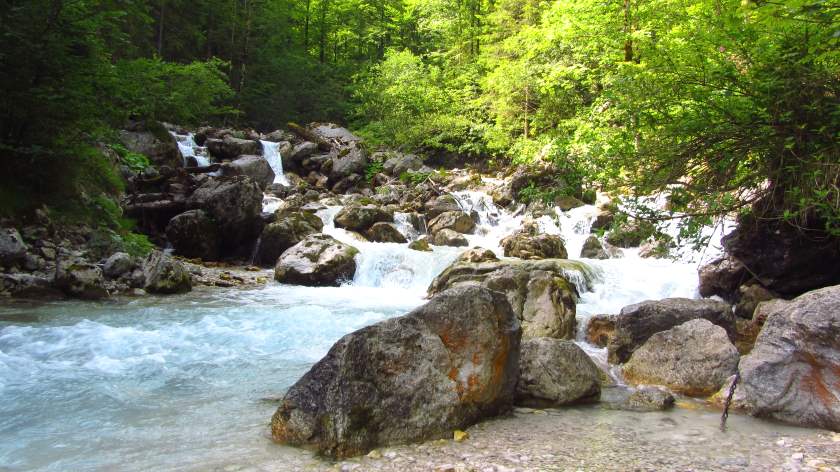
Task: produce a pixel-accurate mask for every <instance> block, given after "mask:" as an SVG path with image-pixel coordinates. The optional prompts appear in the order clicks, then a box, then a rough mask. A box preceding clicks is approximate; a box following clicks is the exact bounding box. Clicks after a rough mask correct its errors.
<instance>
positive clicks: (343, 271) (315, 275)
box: [274, 234, 359, 287]
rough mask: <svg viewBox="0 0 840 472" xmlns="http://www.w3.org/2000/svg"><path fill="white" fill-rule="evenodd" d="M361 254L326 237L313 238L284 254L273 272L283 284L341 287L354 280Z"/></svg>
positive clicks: (306, 239)
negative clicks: (358, 257) (356, 258)
mask: <svg viewBox="0 0 840 472" xmlns="http://www.w3.org/2000/svg"><path fill="white" fill-rule="evenodd" d="M358 253H359V250H358V249H356V248H354V247H352V246H348V245H346V244H343V243H341V242H339V241H338V240H336V239H335V238H333V237H331V236H327V235H325V234H312V235H309V236H307V237H306V238H304V239H303V241H301V242H299V243H297V244H296V245H294V246H292V247H291V248H289V249H288V250H287V251H286V252H284V253H283V254H282V255H281V256H280V259H278V260H277V265H276V266H275V268H274V278H275V279H276V280H277V281H278V282H281V283H287V284H293V285H309V286H316V287H319V286H336V287H337V286H340V285H341V284H342V283H343V282H346V281H350V280H353V276H354V275H355V273H356V260H355V256H356V254H358Z"/></svg>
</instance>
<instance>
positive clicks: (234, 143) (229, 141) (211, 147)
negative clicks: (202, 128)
mask: <svg viewBox="0 0 840 472" xmlns="http://www.w3.org/2000/svg"><path fill="white" fill-rule="evenodd" d="M205 146H207V150H208V151H210V154H211V155H213V157H215V158H217V159H219V160H229V161H232V160H234V159H236V158H237V157H239V156H243V155H252V156H261V155H262V144H261V143H260V142H259V141H252V140H250V139H239V138H234V137H233V136H225V137H224V138H223V139H208V140H207V142H206V143H205Z"/></svg>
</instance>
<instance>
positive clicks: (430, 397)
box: [271, 287, 521, 458]
mask: <svg viewBox="0 0 840 472" xmlns="http://www.w3.org/2000/svg"><path fill="white" fill-rule="evenodd" d="M520 336H521V331H520V327H519V323H518V321H517V319H516V317H515V315H514V314H513V312H512V311H511V309H510V305H509V304H508V303H507V301H506V300H505V298H504V296H503V295H501V294H499V293H496V292H492V291H490V290H487V289H484V288H479V287H459V288H454V289H451V290H447V291H445V292H443V293H440V294H438V295H437V296H435V297H434V298H433V299H432V300H431V301H429V303H427V304H426V305H424V306H422V307H420V308H417V309H416V310H414V311H412V312H411V313H409V314H408V315H406V316H402V317H398V318H392V319H390V320H387V321H383V322H381V323H378V324H375V325H373V326H369V327H367V328H363V329H361V330H359V331H356V332H354V333H351V334H348V335H347V336H345V337H343V338H342V339H341V340H340V341H338V342H337V343H336V344H335V345H334V346H333V347H332V348H331V349H330V351H329V353H328V354H327V356H326V357H325V358H323V359H321V360H320V361H319V362H318V363H317V364H315V366H313V367H312V369H310V371H309V372H307V373H306V375H304V376H303V378H301V379H300V380H299V381H298V382H297V383H296V384H295V385H293V386H292V387H291V388H290V389H289V391H288V393H287V394H286V396H285V397H284V398H283V402H282V404H281V406H280V407H279V408H278V409H277V412H276V413H275V414H274V417H273V418H272V420H271V431H272V435H273V437H274V438H275V439H276V440H278V441H281V442H284V443H287V444H291V445H297V446H313V447H315V448H316V449H317V450H318V452H319V453H321V454H324V455H327V456H330V457H335V458H344V457H349V456H355V455H361V454H365V453H367V452H369V451H370V450H372V449H374V448H376V447H379V446H386V445H393V444H400V443H406V442H415V441H422V440H429V439H441V438H448V437H452V431H453V430H461V429H466V428H467V427H468V426H470V425H473V424H475V423H477V422H478V421H480V420H482V419H484V418H487V417H491V416H495V415H498V414H501V413H504V412H506V411H508V410H510V409H511V407H512V404H513V397H514V391H515V386H516V382H517V378H518V362H519V342H520Z"/></svg>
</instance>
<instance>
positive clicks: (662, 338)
mask: <svg viewBox="0 0 840 472" xmlns="http://www.w3.org/2000/svg"><path fill="white" fill-rule="evenodd" d="M738 359H739V356H738V349H737V348H735V346H734V345H733V344H732V343H731V342H730V341H729V337H728V336H727V334H726V330H724V329H723V328H721V327H720V326H716V325H714V324H712V323H711V322H710V321H708V320H704V319H694V320H691V321H688V322H686V323H683V324H681V325H679V326H675V327H674V328H671V329H669V330H667V331H661V332H659V333H656V334H654V335H652V336H651V337H650V338H649V339H648V340H647V341H646V342H645V343H644V344H643V345H642V346H641V347H640V348H639V349H637V350H636V351H635V352H633V355H632V357H630V361H629V362H627V364H625V366H624V378H625V379H627V380H628V381H629V382H632V383H634V384H646V385H651V384H653V385H663V386H666V387H668V388H669V389H670V390H672V391H674V392H677V393H682V394H684V395H688V396H694V397H704V396H709V395H712V394H714V393H715V392H717V391H718V390H720V388H721V386H723V384H724V383H726V380H727V379H728V378H729V377H730V376H731V375H733V374H735V371H736V370H737V369H738Z"/></svg>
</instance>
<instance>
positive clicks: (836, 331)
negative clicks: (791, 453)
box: [737, 285, 840, 431]
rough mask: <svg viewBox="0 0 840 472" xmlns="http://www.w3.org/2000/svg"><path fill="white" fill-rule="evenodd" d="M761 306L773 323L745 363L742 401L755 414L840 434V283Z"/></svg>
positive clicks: (740, 393) (741, 391)
mask: <svg viewBox="0 0 840 472" xmlns="http://www.w3.org/2000/svg"><path fill="white" fill-rule="evenodd" d="M760 306H761V308H762V310H763V311H766V312H767V321H766V322H765V324H764V328H762V330H761V333H760V334H759V335H758V339H757V340H756V343H755V347H754V348H753V350H752V352H750V354H749V355H747V356H745V357H744V358H743V359H742V360H741V364H740V371H741V383H740V384H739V386H738V390H737V396H738V397H740V398H741V401H740V403H741V404H742V405H743V406H744V407H745V408H746V410H747V411H748V412H750V413H751V414H753V415H755V416H761V417H768V418H774V419H776V420H779V421H784V422H786V423H792V424H797V425H801V426H809V427H814V428H826V429H830V430H833V431H840V285H836V286H833V287H826V288H823V289H820V290H814V291H812V292H808V293H806V294H804V295H801V296H799V297H797V298H795V299H794V300H792V301H790V302H782V301H774V302H770V303H762V304H761V305H760ZM765 308H766V310H765Z"/></svg>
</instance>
